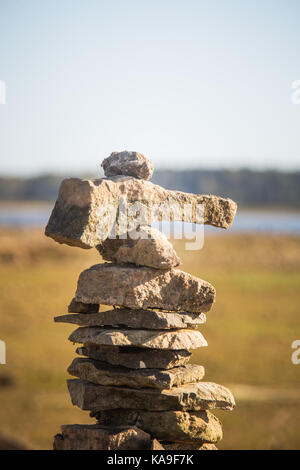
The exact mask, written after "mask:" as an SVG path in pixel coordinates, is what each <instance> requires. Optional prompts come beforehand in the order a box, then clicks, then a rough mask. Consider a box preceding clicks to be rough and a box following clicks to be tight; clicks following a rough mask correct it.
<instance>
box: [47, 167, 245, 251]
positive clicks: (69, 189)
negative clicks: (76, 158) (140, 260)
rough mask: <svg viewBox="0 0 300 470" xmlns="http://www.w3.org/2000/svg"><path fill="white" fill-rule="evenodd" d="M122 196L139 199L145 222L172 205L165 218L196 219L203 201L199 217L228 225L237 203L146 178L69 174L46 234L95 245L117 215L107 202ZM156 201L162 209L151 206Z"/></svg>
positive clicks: (158, 217)
mask: <svg viewBox="0 0 300 470" xmlns="http://www.w3.org/2000/svg"><path fill="white" fill-rule="evenodd" d="M120 198H122V200H126V204H127V209H130V208H131V209H132V206H133V205H134V204H136V203H140V204H141V205H142V207H143V208H144V209H145V214H146V213H147V220H144V225H145V224H150V223H153V222H157V221H160V220H165V217H166V213H167V209H165V208H166V206H168V207H171V211H170V213H169V214H167V215H168V216H169V217H168V219H167V220H171V221H185V222H193V223H199V211H198V208H199V206H200V205H202V208H203V213H202V215H201V221H200V223H204V224H207V225H213V226H215V227H220V228H225V229H227V228H229V227H230V226H231V224H232V222H233V219H234V216H235V213H236V208H237V206H236V203H235V202H233V201H232V200H231V199H225V198H222V197H218V196H212V195H197V194H190V193H184V192H180V191H170V190H167V189H164V188H162V187H161V186H158V185H155V184H153V183H151V182H150V181H145V180H140V179H136V178H132V177H127V176H116V177H112V178H110V179H108V178H102V179H98V180H93V181H92V180H81V179H78V178H69V179H65V180H64V181H63V182H62V184H61V187H60V190H59V196H58V199H57V201H56V204H55V207H54V209H53V211H52V214H51V216H50V219H49V222H48V225H47V227H46V231H45V234H46V235H47V236H49V237H51V238H53V239H54V240H55V241H57V242H58V243H66V244H67V245H71V246H77V247H81V248H92V247H95V246H97V245H99V244H100V243H101V241H103V240H105V239H106V238H107V237H108V235H109V234H110V232H111V230H112V228H113V225H114V223H115V221H116V216H115V214H111V212H110V211H108V212H107V211H106V210H105V208H106V207H107V205H110V206H113V207H115V208H116V209H117V208H118V206H119V202H120ZM185 205H190V211H186V213H185V215H184V212H183V209H184V206H185ZM154 206H155V207H156V208H157V206H159V207H160V209H159V210H153V207H154ZM172 207H173V209H174V210H173V209H172ZM132 220H133V216H132ZM118 223H120V221H119V219H118ZM125 231H126V232H127V230H124V232H125ZM120 233H123V232H122V231H121V232H120Z"/></svg>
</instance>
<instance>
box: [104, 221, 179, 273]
mask: <svg viewBox="0 0 300 470" xmlns="http://www.w3.org/2000/svg"><path fill="white" fill-rule="evenodd" d="M97 250H98V251H99V252H100V254H101V256H102V258H103V259H104V260H106V261H113V262H115V263H117V264H124V263H133V264H136V265H138V266H148V267H150V268H156V269H170V268H173V267H175V266H179V265H180V264H181V260H180V258H179V257H178V256H177V254H176V252H175V250H174V248H173V246H172V244H171V243H170V242H169V240H168V239H167V237H166V235H164V234H163V233H162V232H160V231H159V230H157V229H156V228H153V227H149V226H143V227H140V229H139V231H138V232H137V231H136V230H135V231H133V232H132V231H131V232H129V233H128V234H126V238H115V239H111V238H107V239H106V240H105V241H104V242H102V243H101V244H100V245H98V246H97Z"/></svg>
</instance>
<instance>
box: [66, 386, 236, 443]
mask: <svg viewBox="0 0 300 470" xmlns="http://www.w3.org/2000/svg"><path fill="white" fill-rule="evenodd" d="M67 383H68V388H69V392H70V395H71V399H72V403H73V405H76V406H78V407H79V408H81V409H82V410H90V411H100V410H115V409H119V408H121V409H134V410H145V411H171V410H180V411H190V410H192V411H200V410H210V409H214V408H219V409H223V410H232V409H233V408H234V407H235V401H234V398H233V395H232V393H231V392H230V390H228V389H227V388H225V387H223V386H222V385H218V384H215V383H212V382H198V383H193V384H185V385H181V386H179V387H173V388H171V389H165V390H156V389H152V388H142V389H135V388H129V387H115V386H114V387H111V386H102V385H95V384H93V383H91V382H86V381H84V380H80V379H71V380H68V381H67ZM157 437H158V436H157Z"/></svg>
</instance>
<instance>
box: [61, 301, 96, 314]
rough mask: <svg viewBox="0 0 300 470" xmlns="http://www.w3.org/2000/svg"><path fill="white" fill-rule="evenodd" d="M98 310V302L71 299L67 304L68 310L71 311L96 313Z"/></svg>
mask: <svg viewBox="0 0 300 470" xmlns="http://www.w3.org/2000/svg"><path fill="white" fill-rule="evenodd" d="M98 311H99V304H83V303H82V302H76V300H75V299H72V300H71V303H70V305H69V306H68V312H72V313H96V312H98Z"/></svg>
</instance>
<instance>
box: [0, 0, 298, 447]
mask: <svg viewBox="0 0 300 470" xmlns="http://www.w3.org/2000/svg"><path fill="white" fill-rule="evenodd" d="M299 14H300V4H299V2H298V1H297V0H288V1H286V0H260V1H253V0H251V1H250V0H245V1H243V2H240V1H239V0H227V1H226V2H224V1H222V0H211V1H209V2H208V1H204V0H202V1H201V0H200V1H199V0H197V1H196V0H187V1H185V2H183V1H178V0H173V1H170V0H164V2H159V1H157V0H154V1H152V2H151V3H150V2H144V1H139V2H138V1H134V0H128V1H127V2H123V1H120V0H113V1H107V0H103V1H102V0H97V1H96V0H89V1H88V2H84V1H83V0H60V1H58V0H51V1H50V0H45V1H44V2H39V1H38V0H2V1H1V2H0V57H1V60H0V80H1V83H4V84H5V89H6V92H5V96H4V98H5V99H3V88H2V95H1V96H2V102H1V104H0V340H2V341H5V343H6V355H7V357H6V362H7V364H6V365H3V364H2V365H0V400H1V406H0V449H1V448H33V449H50V448H51V446H52V440H53V435H54V434H56V433H57V432H59V429H60V425H61V424H68V423H88V422H92V420H91V419H90V418H89V416H88V413H86V412H83V411H81V410H79V409H76V408H75V407H73V406H72V404H71V401H70V398H69V396H68V393H67V388H66V384H65V381H66V378H67V373H66V369H67V367H68V365H69V364H70V362H71V360H72V358H73V357H74V346H73V345H72V344H71V343H69V342H68V340H67V337H68V335H69V334H70V333H71V331H72V329H74V328H72V326H70V325H63V324H60V325H58V324H54V322H53V317H54V316H56V315H59V314H63V313H65V312H66V311H67V305H68V304H69V302H70V300H71V298H72V297H73V294H74V291H75V287H76V282H77V278H78V275H79V273H80V272H81V271H82V270H83V269H85V268H87V267H89V266H90V265H91V264H94V263H96V262H101V259H100V257H99V254H98V253H97V252H96V250H80V249H75V248H70V247H67V246H59V245H58V244H56V243H54V241H53V240H50V239H47V238H46V237H45V236H44V227H45V224H46V223H47V220H48V218H49V215H50V212H51V209H52V207H53V204H54V201H55V199H56V196H57V193H58V188H59V184H60V182H61V180H62V179H63V178H64V177H69V176H78V177H82V178H85V177H91V178H94V177H101V176H102V170H101V168H100V163H101V161H102V160H103V159H104V158H105V157H107V156H108V155H109V154H110V153H111V152H112V151H116V150H124V149H127V150H136V151H139V152H141V153H143V154H144V155H145V156H147V157H148V158H151V159H152V160H153V162H154V165H155V173H154V175H153V179H152V181H153V182H154V183H157V184H160V185H163V186H164V187H166V188H169V189H178V190H182V191H187V192H194V193H213V194H218V195H221V196H225V197H230V198H232V199H234V200H235V201H236V202H237V203H238V206H239V210H238V213H237V216H236V219H235V222H234V224H233V227H232V228H231V229H230V230H228V231H223V230H218V229H214V228H210V227H207V228H205V243H204V247H203V249H202V250H200V251H197V252H195V251H186V250H185V245H184V241H182V240H175V241H174V245H175V247H176V250H177V252H178V254H179V255H180V257H181V258H182V260H183V266H182V269H183V270H185V271H188V272H191V273H192V274H195V275H197V276H199V277H201V278H204V279H206V280H207V281H209V282H211V283H212V284H213V285H214V286H215V287H216V289H217V301H216V304H215V306H214V308H213V310H212V311H211V312H210V313H209V314H208V321H207V323H206V324H205V325H203V327H202V328H201V331H203V334H204V336H205V337H206V338H207V341H208V344H209V346H208V348H204V350H199V351H196V352H195V353H194V354H193V361H194V362H197V363H199V364H203V365H204V366H205V369H206V380H208V381H214V382H217V383H221V384H224V385H227V386H229V387H230V388H231V389H232V391H233V393H234V395H235V397H236V401H237V407H236V409H235V410H234V411H233V412H225V411H223V412H218V413H216V414H217V415H218V416H219V418H220V419H221V421H222V422H223V425H224V426H223V428H224V439H223V441H222V442H221V443H220V444H219V448H222V449H299V448H300V424H299V423H300V407H299V405H300V364H299V365H296V364H293V362H292V360H291V356H292V353H293V351H294V350H293V349H292V343H293V341H295V340H300V325H299V304H300V303H299V301H300V160H299V157H300V141H299V124H300V93H299V89H300V82H299V80H300V64H299V47H298V45H299V40H300V30H299V27H298V19H299Z"/></svg>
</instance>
